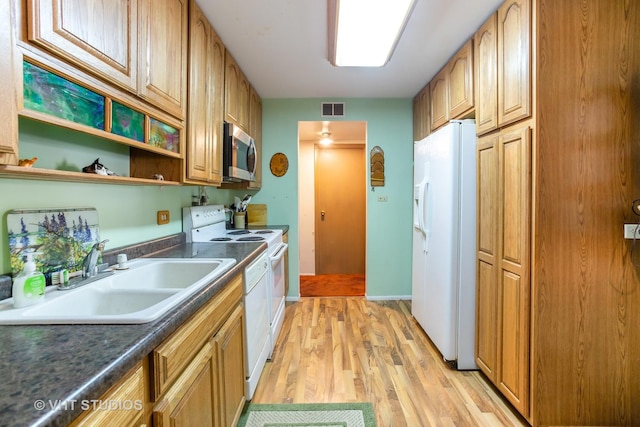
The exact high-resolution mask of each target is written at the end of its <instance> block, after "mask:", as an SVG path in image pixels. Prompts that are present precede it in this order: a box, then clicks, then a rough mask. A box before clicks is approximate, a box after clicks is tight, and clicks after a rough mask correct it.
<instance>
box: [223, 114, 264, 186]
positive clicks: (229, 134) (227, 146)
mask: <svg viewBox="0 0 640 427" xmlns="http://www.w3.org/2000/svg"><path fill="white" fill-rule="evenodd" d="M257 164H258V153H257V151H256V144H255V141H254V140H253V138H251V136H249V135H248V134H247V133H246V132H244V131H243V130H242V129H240V128H239V127H238V126H236V125H234V124H232V123H227V122H225V123H224V145H223V147H222V168H223V177H222V180H223V181H227V182H241V181H255V179H256V165H257Z"/></svg>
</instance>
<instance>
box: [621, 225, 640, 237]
mask: <svg viewBox="0 0 640 427" xmlns="http://www.w3.org/2000/svg"><path fill="white" fill-rule="evenodd" d="M624 238H625V239H640V225H638V224H625V225H624Z"/></svg>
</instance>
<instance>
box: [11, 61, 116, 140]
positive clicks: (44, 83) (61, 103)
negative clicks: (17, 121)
mask: <svg viewBox="0 0 640 427" xmlns="http://www.w3.org/2000/svg"><path fill="white" fill-rule="evenodd" d="M22 72H23V77H24V85H23V94H24V108H27V109H29V110H33V111H38V112H40V113H45V114H49V115H51V116H55V117H58V118H61V119H65V120H69V121H71V122H74V123H80V124H83V125H86V126H90V127H92V128H96V129H102V130H104V112H105V97H104V96H102V95H100V94H98V93H95V92H93V91H91V90H89V89H86V88H84V87H82V86H80V85H77V84H75V83H73V82H70V81H69V80H67V79H65V78H63V77H60V76H58V75H56V74H54V73H52V72H49V71H47V70H45V69H43V68H40V67H38V66H36V65H33V64H31V63H30V62H27V61H23V62H22Z"/></svg>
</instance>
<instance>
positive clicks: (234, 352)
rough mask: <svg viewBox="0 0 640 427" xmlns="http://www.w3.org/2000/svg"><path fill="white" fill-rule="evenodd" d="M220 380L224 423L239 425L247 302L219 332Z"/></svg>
mask: <svg viewBox="0 0 640 427" xmlns="http://www.w3.org/2000/svg"><path fill="white" fill-rule="evenodd" d="M214 341H215V343H216V350H217V353H218V374H219V379H220V396H221V408H222V410H221V411H220V415H221V416H222V419H221V420H220V421H221V422H220V425H221V426H235V425H236V424H237V423H238V419H239V418H240V414H241V413H242V408H243V407H244V404H245V400H246V398H245V397H246V394H245V377H246V375H245V372H244V366H245V363H244V357H245V356H244V354H245V351H244V305H243V304H240V305H238V307H237V308H236V309H235V310H234V312H233V314H231V316H229V319H228V320H227V322H226V323H225V324H224V326H223V327H222V329H220V331H218V333H217V334H216V336H215V338H214Z"/></svg>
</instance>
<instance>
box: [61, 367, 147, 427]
mask: <svg viewBox="0 0 640 427" xmlns="http://www.w3.org/2000/svg"><path fill="white" fill-rule="evenodd" d="M144 402H145V398H144V369H143V367H142V362H140V363H138V364H137V365H136V367H135V368H133V370H131V371H130V372H129V373H128V374H127V375H125V376H124V378H123V379H122V380H121V381H120V382H119V383H117V384H116V385H115V386H113V387H112V388H111V389H110V390H109V391H107V392H106V393H105V394H104V395H102V397H100V400H98V401H96V402H95V405H94V403H93V401H83V405H85V404H87V405H89V407H88V408H87V411H85V412H84V413H83V414H82V415H81V416H80V417H79V418H78V419H77V420H76V421H74V422H73V423H72V424H71V425H72V426H74V427H75V426H91V427H100V426H105V427H109V426H135V425H140V424H141V423H142V417H143V415H144ZM94 406H95V408H94Z"/></svg>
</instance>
